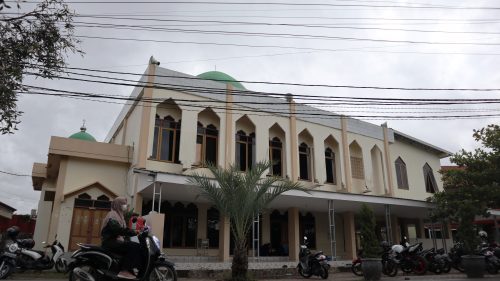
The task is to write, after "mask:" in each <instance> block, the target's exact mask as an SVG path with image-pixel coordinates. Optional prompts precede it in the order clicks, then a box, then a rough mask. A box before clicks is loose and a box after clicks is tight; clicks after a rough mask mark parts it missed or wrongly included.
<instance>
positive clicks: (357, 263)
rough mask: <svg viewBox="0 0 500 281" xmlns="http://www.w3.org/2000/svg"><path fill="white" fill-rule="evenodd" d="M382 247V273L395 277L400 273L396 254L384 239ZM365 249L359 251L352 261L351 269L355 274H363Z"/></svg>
mask: <svg viewBox="0 0 500 281" xmlns="http://www.w3.org/2000/svg"><path fill="white" fill-rule="evenodd" d="M380 247H381V248H382V253H381V259H382V273H384V274H385V275H387V276H390V277H394V276H396V275H397V274H398V263H397V261H396V260H395V255H394V253H393V252H392V249H391V245H390V244H389V243H388V242H386V241H383V242H382V243H380ZM362 257H363V250H362V249H361V250H358V251H357V257H356V259H354V260H353V261H352V264H351V271H352V273H354V275H357V276H363V268H362V261H361V259H362Z"/></svg>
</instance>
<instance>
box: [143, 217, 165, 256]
mask: <svg viewBox="0 0 500 281" xmlns="http://www.w3.org/2000/svg"><path fill="white" fill-rule="evenodd" d="M144 218H145V219H146V224H147V225H148V226H149V227H151V233H152V234H153V235H154V236H156V237H158V239H159V240H160V248H163V231H164V225H165V214H161V213H156V212H151V213H149V215H146V216H144Z"/></svg>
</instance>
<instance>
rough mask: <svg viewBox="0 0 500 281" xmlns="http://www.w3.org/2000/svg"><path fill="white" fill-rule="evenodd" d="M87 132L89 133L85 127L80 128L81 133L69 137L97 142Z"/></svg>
mask: <svg viewBox="0 0 500 281" xmlns="http://www.w3.org/2000/svg"><path fill="white" fill-rule="evenodd" d="M86 131H87V128H85V127H84V126H82V127H81V128H80V132H78V133H74V134H72V135H71V136H69V138H70V139H77V140H84V141H93V142H97V141H96V140H95V138H94V137H93V136H92V135H91V134H89V133H87V132H86Z"/></svg>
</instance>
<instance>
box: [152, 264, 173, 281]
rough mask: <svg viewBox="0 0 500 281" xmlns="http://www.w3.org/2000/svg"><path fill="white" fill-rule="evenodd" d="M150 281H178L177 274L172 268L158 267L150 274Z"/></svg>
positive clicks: (166, 266)
mask: <svg viewBox="0 0 500 281" xmlns="http://www.w3.org/2000/svg"><path fill="white" fill-rule="evenodd" d="M149 281H177V272H176V271H175V268H173V267H172V266H169V265H158V266H156V267H155V268H154V269H153V270H152V271H151V273H150V274H149Z"/></svg>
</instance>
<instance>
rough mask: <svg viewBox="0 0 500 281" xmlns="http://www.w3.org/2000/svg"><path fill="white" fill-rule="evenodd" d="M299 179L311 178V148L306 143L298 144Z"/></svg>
mask: <svg viewBox="0 0 500 281" xmlns="http://www.w3.org/2000/svg"><path fill="white" fill-rule="evenodd" d="M299 168H300V179H301V180H311V148H309V146H308V145H307V144H306V143H304V142H303V143H301V144H300V145H299Z"/></svg>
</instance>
